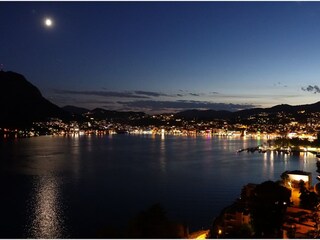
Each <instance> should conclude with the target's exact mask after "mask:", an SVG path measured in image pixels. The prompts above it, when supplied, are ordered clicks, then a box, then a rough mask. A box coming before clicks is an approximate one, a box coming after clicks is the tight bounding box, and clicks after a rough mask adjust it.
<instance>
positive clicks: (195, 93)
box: [189, 93, 200, 97]
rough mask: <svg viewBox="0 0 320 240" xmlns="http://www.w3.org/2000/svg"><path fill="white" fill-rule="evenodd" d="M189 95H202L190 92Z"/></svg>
mask: <svg viewBox="0 0 320 240" xmlns="http://www.w3.org/2000/svg"><path fill="white" fill-rule="evenodd" d="M189 95H191V96H194V97H199V96H200V94H198V93H189Z"/></svg>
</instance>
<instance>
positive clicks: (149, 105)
mask: <svg viewBox="0 0 320 240" xmlns="http://www.w3.org/2000/svg"><path fill="white" fill-rule="evenodd" d="M117 103H119V104H122V105H123V106H124V107H126V108H143V109H149V110H151V111H161V110H166V109H172V110H175V111H180V110H185V109H213V110H228V111H238V110H242V109H247V108H253V107H256V106H255V105H252V104H232V103H213V102H206V101H190V100H177V101H154V100H137V101H118V102H117Z"/></svg>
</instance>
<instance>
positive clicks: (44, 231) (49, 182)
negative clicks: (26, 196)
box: [27, 176, 66, 238]
mask: <svg viewBox="0 0 320 240" xmlns="http://www.w3.org/2000/svg"><path fill="white" fill-rule="evenodd" d="M37 180H38V181H37V182H36V184H35V187H34V195H33V197H32V199H31V202H30V205H31V206H29V208H30V211H31V214H30V221H29V222H30V223H29V224H30V225H29V226H27V229H28V232H29V233H28V235H29V236H30V237H31V238H62V237H66V236H64V235H65V229H64V220H63V219H64V217H63V211H62V201H61V200H60V199H59V183H58V181H57V179H56V177H52V176H40V177H39V179H37Z"/></svg>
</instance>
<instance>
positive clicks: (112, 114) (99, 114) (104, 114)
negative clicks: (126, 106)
mask: <svg viewBox="0 0 320 240" xmlns="http://www.w3.org/2000/svg"><path fill="white" fill-rule="evenodd" d="M85 115H90V117H93V118H94V119H97V120H105V119H108V120H111V119H113V120H130V119H134V118H141V117H143V116H146V114H145V113H144V112H132V111H128V112H119V111H113V110H105V109H103V108H95V109H93V110H91V111H90V112H89V113H87V114H85Z"/></svg>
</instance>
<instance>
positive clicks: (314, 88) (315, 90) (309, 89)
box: [301, 85, 320, 94]
mask: <svg viewBox="0 0 320 240" xmlns="http://www.w3.org/2000/svg"><path fill="white" fill-rule="evenodd" d="M301 90H302V91H305V92H313V93H314V94H316V93H320V88H319V87H318V86H317V85H314V86H311V85H309V86H308V87H306V88H304V87H302V88H301Z"/></svg>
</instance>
